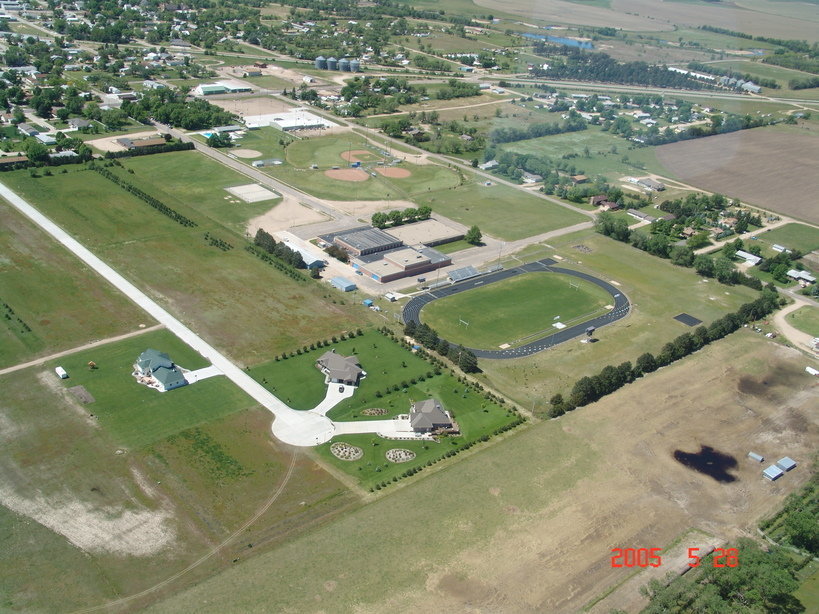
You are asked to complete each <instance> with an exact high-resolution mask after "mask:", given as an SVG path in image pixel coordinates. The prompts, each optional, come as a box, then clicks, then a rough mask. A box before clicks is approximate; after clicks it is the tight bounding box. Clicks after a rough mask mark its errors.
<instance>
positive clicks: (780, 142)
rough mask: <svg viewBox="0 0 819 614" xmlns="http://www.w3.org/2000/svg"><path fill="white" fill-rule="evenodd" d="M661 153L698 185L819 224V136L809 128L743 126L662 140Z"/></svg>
mask: <svg viewBox="0 0 819 614" xmlns="http://www.w3.org/2000/svg"><path fill="white" fill-rule="evenodd" d="M656 153H657V159H658V160H659V161H660V162H661V163H662V164H663V165H664V166H665V167H666V168H668V170H669V171H670V172H671V173H672V174H673V175H674V176H676V177H679V178H680V179H682V180H683V181H685V182H687V183H690V184H693V185H695V186H696V187H698V188H703V189H705V190H710V191H712V192H720V193H722V194H725V195H727V196H730V197H736V198H741V199H742V200H744V201H747V202H749V203H752V204H755V205H759V206H761V207H764V208H767V209H771V210H773V211H777V212H779V213H783V214H786V215H790V216H793V217H796V218H800V219H803V220H805V221H808V222H812V223H814V224H819V207H817V206H816V202H815V199H814V198H812V196H811V195H813V194H816V193H817V192H819V173H817V172H816V160H819V138H817V136H816V135H815V134H810V133H809V132H808V131H805V133H804V134H799V133H797V132H796V130H791V131H780V130H778V129H771V128H757V129H753V130H743V131H741V132H734V133H731V134H724V135H719V136H713V137H707V138H703V139H696V140H692V141H683V142H679V143H673V144H671V145H663V146H661V147H658V148H657V150H656Z"/></svg>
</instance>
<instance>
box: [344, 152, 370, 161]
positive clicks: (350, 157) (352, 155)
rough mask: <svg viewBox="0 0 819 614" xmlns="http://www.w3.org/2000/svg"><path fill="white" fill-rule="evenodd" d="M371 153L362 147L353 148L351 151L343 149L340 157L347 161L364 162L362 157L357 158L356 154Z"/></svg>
mask: <svg viewBox="0 0 819 614" xmlns="http://www.w3.org/2000/svg"><path fill="white" fill-rule="evenodd" d="M371 155H372V154H371V153H370V152H369V151H365V150H363V149H354V150H353V151H344V152H342V153H341V157H342V158H343V159H344V160H346V161H347V162H364V159H362V158H359V157H358V156H365V157H369V156H371Z"/></svg>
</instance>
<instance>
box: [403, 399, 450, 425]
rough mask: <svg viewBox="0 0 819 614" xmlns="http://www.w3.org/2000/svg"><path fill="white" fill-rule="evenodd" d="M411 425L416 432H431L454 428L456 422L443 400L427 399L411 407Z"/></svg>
mask: <svg viewBox="0 0 819 614" xmlns="http://www.w3.org/2000/svg"><path fill="white" fill-rule="evenodd" d="M410 426H411V427H412V430H413V431H415V432H416V433H431V432H433V431H440V430H448V429H452V428H454V426H455V424H454V422H453V421H452V417H451V416H450V415H449V412H447V411H446V410H445V409H444V407H443V405H442V404H441V401H439V400H438V399H426V400H424V401H419V402H417V403H414V404H413V405H412V408H411V409H410Z"/></svg>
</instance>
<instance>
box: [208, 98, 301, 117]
mask: <svg viewBox="0 0 819 614" xmlns="http://www.w3.org/2000/svg"><path fill="white" fill-rule="evenodd" d="M210 102H211V104H215V105H216V106H217V107H222V108H223V109H224V110H225V111H230V112H231V113H236V114H237V115H263V114H265V113H284V112H286V111H292V110H293V107H292V106H290V105H289V104H287V103H286V102H281V101H279V100H276V99H275V98H240V99H238V100H218V99H216V100H211V101H210Z"/></svg>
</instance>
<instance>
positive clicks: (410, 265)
mask: <svg viewBox="0 0 819 614" xmlns="http://www.w3.org/2000/svg"><path fill="white" fill-rule="evenodd" d="M450 264H452V259H451V258H450V257H449V256H446V255H445V254H442V253H441V252H439V251H437V250H434V249H432V248H431V247H417V248H413V247H400V248H398V249H393V250H390V251H387V252H378V253H375V254H370V255H364V256H362V257H360V258H358V259H356V260H353V262H352V265H353V268H354V269H356V270H357V271H361V274H362V275H367V276H368V277H371V278H372V279H374V280H376V281H379V282H381V283H387V282H390V281H395V280H396V279H402V278H404V277H411V276H413V275H419V274H421V273H427V272H429V271H434V270H436V269H440V268H442V267H445V266H449V265H450Z"/></svg>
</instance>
